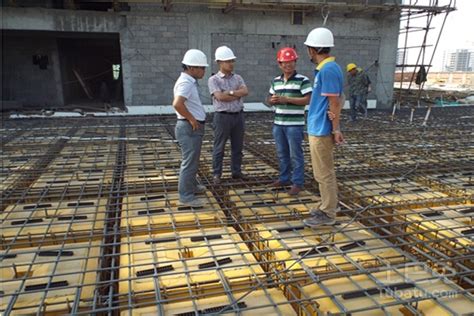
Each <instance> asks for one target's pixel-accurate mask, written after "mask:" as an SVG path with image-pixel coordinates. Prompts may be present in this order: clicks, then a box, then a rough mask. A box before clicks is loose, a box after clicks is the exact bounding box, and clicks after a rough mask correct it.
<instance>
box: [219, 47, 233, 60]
mask: <svg viewBox="0 0 474 316" xmlns="http://www.w3.org/2000/svg"><path fill="white" fill-rule="evenodd" d="M215 56H216V61H226V60H232V59H236V58H237V57H235V55H234V52H233V51H232V49H230V48H229V47H227V46H221V47H217V49H216V53H215Z"/></svg>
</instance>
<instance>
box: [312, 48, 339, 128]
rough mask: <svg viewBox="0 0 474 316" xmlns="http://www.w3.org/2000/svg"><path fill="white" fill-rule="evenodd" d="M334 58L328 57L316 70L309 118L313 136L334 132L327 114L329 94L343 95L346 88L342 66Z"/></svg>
mask: <svg viewBox="0 0 474 316" xmlns="http://www.w3.org/2000/svg"><path fill="white" fill-rule="evenodd" d="M334 60H335V59H334V57H328V58H326V59H325V60H323V61H322V62H321V63H320V64H319V65H318V67H317V68H316V71H315V78H314V86H313V94H312V95H311V101H310V103H309V109H308V118H307V125H308V134H309V135H311V136H327V135H331V132H332V123H331V121H330V120H329V117H328V114H327V111H328V109H329V99H328V96H341V95H342V93H343V89H344V86H343V83H344V76H343V74H342V70H341V67H339V65H338V64H337V63H336V62H335V61H334Z"/></svg>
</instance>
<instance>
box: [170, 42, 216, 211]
mask: <svg viewBox="0 0 474 316" xmlns="http://www.w3.org/2000/svg"><path fill="white" fill-rule="evenodd" d="M182 64H183V72H182V73H181V75H180V76H179V78H178V80H177V81H176V83H175V85H174V100H173V107H174V109H175V112H176V116H177V118H178V121H177V122H176V127H175V136H176V139H177V140H178V142H179V145H180V146H181V157H182V162H181V168H180V170H179V184H178V191H179V202H180V204H181V205H185V206H191V207H199V206H203V205H204V204H206V203H207V201H206V200H205V199H202V198H197V197H196V194H198V193H203V192H205V191H206V187H205V186H203V185H201V184H199V183H198V181H197V179H196V175H197V172H198V169H199V156H200V155H201V145H202V138H203V136H204V123H205V121H206V112H205V111H204V107H203V105H202V103H201V99H200V98H199V92H198V88H197V87H198V86H197V80H198V79H201V78H202V77H204V73H205V72H206V67H207V66H209V65H208V63H207V57H206V55H205V54H204V53H203V52H202V51H200V50H197V49H190V50H188V51H187V52H186V54H185V55H184V57H183V61H182Z"/></svg>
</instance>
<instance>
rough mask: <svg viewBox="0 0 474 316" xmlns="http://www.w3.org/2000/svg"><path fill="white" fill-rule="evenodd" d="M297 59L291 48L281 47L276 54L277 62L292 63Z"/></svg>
mask: <svg viewBox="0 0 474 316" xmlns="http://www.w3.org/2000/svg"><path fill="white" fill-rule="evenodd" d="M297 59H298V54H296V51H295V50H294V49H293V48H291V47H283V48H282V49H280V50H279V51H278V53H277V61H279V62H282V61H293V60H297Z"/></svg>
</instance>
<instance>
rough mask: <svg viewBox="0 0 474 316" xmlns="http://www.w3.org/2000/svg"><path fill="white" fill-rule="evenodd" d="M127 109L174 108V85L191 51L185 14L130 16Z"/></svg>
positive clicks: (124, 36) (125, 58)
mask: <svg viewBox="0 0 474 316" xmlns="http://www.w3.org/2000/svg"><path fill="white" fill-rule="evenodd" d="M121 46H122V64H123V72H124V80H125V81H126V82H127V83H128V86H126V87H125V89H128V91H126V92H125V98H126V100H125V102H126V104H127V105H157V104H170V103H171V101H172V95H173V93H172V91H173V85H174V81H175V80H176V78H177V77H178V76H179V73H180V70H181V60H182V58H183V55H184V53H185V52H186V50H187V49H188V26H187V21H186V18H185V16H184V15H183V14H172V15H159V14H156V15H145V14H143V15H142V14H133V15H129V16H127V27H126V28H125V29H124V30H122V32H121Z"/></svg>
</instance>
